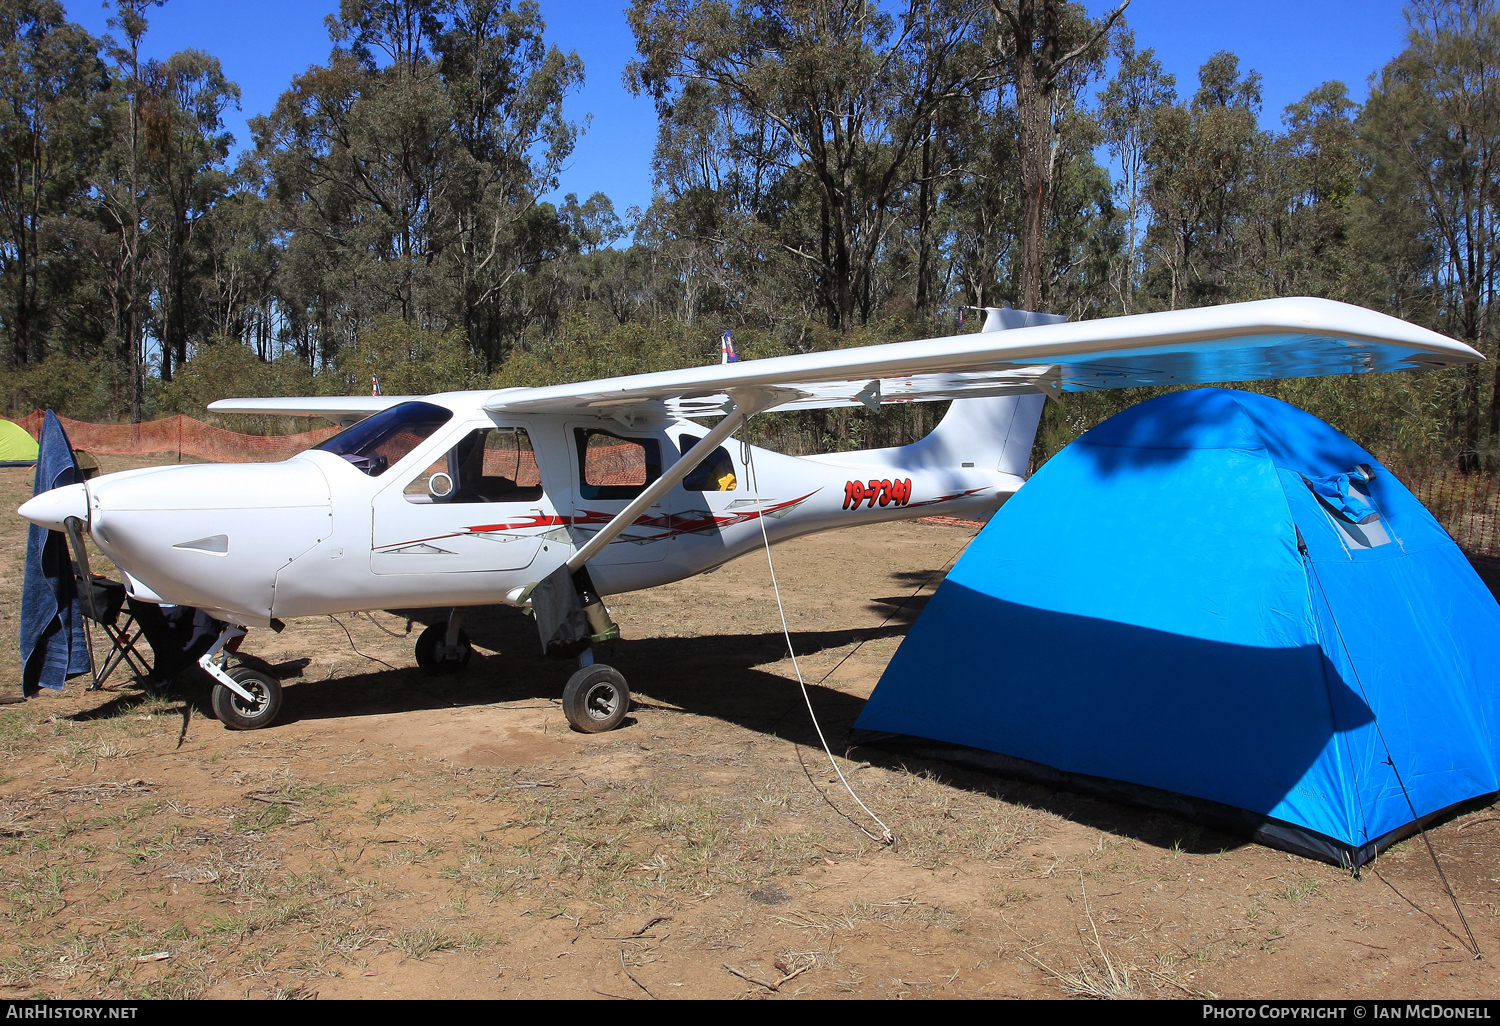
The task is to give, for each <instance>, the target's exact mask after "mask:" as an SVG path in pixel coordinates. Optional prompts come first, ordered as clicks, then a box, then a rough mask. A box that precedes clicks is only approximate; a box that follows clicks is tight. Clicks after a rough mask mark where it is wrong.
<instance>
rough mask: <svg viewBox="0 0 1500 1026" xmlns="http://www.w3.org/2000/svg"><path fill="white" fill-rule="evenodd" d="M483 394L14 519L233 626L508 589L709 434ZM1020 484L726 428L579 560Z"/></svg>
mask: <svg viewBox="0 0 1500 1026" xmlns="http://www.w3.org/2000/svg"><path fill="white" fill-rule="evenodd" d="M489 394H490V393H484V392H459V393H449V394H445V395H440V396H434V397H431V398H428V399H426V400H423V402H421V403H414V404H407V405H408V406H411V407H418V406H420V407H426V409H425V410H413V411H410V413H409V418H408V419H409V420H410V423H408V424H406V425H402V424H399V423H396V422H395V421H394V420H393V421H392V422H391V423H392V425H393V427H392V428H391V431H392V432H393V433H392V434H391V435H390V438H388V439H387V440H386V441H385V442H382V443H380V445H373V444H372V443H369V437H373V435H372V434H371V431H372V429H370V428H366V433H367V436H369V437H366V438H365V442H366V443H367V444H365V446H364V448H361V447H360V445H358V444H356V443H359V442H360V437H358V436H355V432H357V431H359V430H360V425H356V426H355V428H352V429H350V430H349V431H346V432H345V433H344V434H341V435H339V436H336V437H335V438H334V439H332V440H330V442H329V443H325V444H324V445H323V446H321V447H320V448H318V449H313V450H309V451H307V452H304V453H301V454H300V455H298V456H295V457H293V458H292V459H289V460H286V461H284V462H281V463H272V464H200V465H189V466H170V467H158V468H148V469H144V470H136V471H126V472H124V473H118V474H110V475H106V476H104V477H100V478H97V479H95V480H93V481H90V482H88V483H87V484H86V485H73V486H69V488H67V489H58V490H57V491H56V492H53V493H47V495H46V496H42V497H38V498H37V499H34V500H32V502H30V503H28V504H27V505H26V506H24V507H22V515H23V516H26V517H27V518H28V519H31V520H33V521H34V522H38V523H43V524H44V525H45V526H49V527H54V528H60V527H61V526H62V525H61V519H62V518H63V517H65V516H70V515H71V516H77V517H78V518H79V519H80V520H82V521H84V522H85V523H86V524H87V528H88V531H89V534H90V535H91V537H92V538H93V540H94V542H95V543H96V544H97V545H98V547H99V549H100V550H101V551H102V552H103V553H104V554H105V555H106V556H108V557H109V558H110V559H111V560H112V561H113V562H114V563H115V565H116V566H118V567H119V568H120V569H121V570H122V571H123V572H124V574H125V575H126V577H127V582H126V583H127V586H128V588H129V589H130V591H131V593H132V594H133V595H134V596H135V597H136V598H138V599H144V600H147V601H157V602H165V603H173V604H180V605H189V606H197V607H200V608H204V609H207V610H209V611H210V612H212V613H213V615H215V616H217V617H219V618H221V619H225V620H228V621H230V622H234V623H238V624H241V625H243V626H247V627H248V626H264V625H266V624H268V623H269V622H270V621H271V620H272V619H286V618H290V617H297V616H310V615H315V614H323V613H340V612H349V611H353V610H365V609H385V608H393V607H400V608H411V607H440V606H472V605H486V604H494V603H513V602H516V601H517V600H518V599H520V597H521V593H522V591H523V590H524V589H525V588H526V587H527V586H528V585H530V584H532V583H534V582H536V581H539V580H541V579H542V578H543V577H545V576H546V575H547V574H548V573H549V572H551V571H552V570H554V569H556V568H557V567H558V566H559V565H561V564H562V563H564V562H565V561H566V560H567V559H568V557H569V556H570V555H571V554H572V553H573V552H574V551H575V550H576V549H577V548H578V547H581V546H582V545H583V544H584V543H585V542H587V540H588V539H589V537H590V536H591V535H592V534H593V533H594V532H596V531H598V530H599V529H600V528H601V527H603V526H604V525H605V524H607V523H609V521H610V520H611V519H612V518H613V517H614V516H615V515H616V514H617V513H619V512H620V511H621V510H622V509H624V507H625V506H626V505H627V504H628V503H629V501H630V500H631V499H632V498H633V497H634V496H635V495H638V494H640V492H641V491H642V490H643V489H644V487H645V486H646V485H647V484H648V483H649V482H650V481H651V480H654V479H655V478H656V477H657V476H660V475H661V474H662V473H663V472H664V471H665V470H666V469H668V468H670V467H671V466H672V464H674V463H675V462H676V461H677V460H678V459H680V458H681V457H682V454H683V453H684V452H686V451H687V450H688V449H689V448H691V446H692V445H693V443H694V442H696V441H697V440H698V439H699V438H701V437H703V436H704V435H705V434H706V433H707V430H706V429H705V428H704V427H702V426H700V425H698V424H696V423H694V422H692V421H689V420H682V419H674V420H663V421H660V422H655V423H641V422H639V421H637V422H635V423H633V424H628V425H627V424H624V423H621V422H619V421H617V420H612V419H606V418H580V417H571V416H559V415H518V416H508V415H506V414H505V413H503V412H500V413H492V412H487V411H485V410H484V409H483V406H482V401H483V399H484V397H485V396H487V395H489ZM397 409H398V410H399V409H402V408H397ZM380 416H386V415H384V414H382V415H380ZM376 420H377V418H370V421H369V422H366V424H372V423H374V422H376ZM341 439H343V440H344V441H343V442H341V441H340V440H341ZM1026 441H1027V446H1028V448H1029V441H1030V440H1029V436H1028V437H1027V440H1026ZM747 456H748V457H749V460H748V461H747V459H746V457H747ZM1022 481H1023V479H1022V478H1021V477H1019V476H1017V475H1016V474H1012V473H1004V472H1002V471H1001V470H999V469H997V468H996V467H994V466H985V465H980V466H975V465H964V464H962V463H958V464H953V463H949V462H946V461H944V460H942V459H936V458H934V453H933V451H932V447H931V446H928V447H927V448H925V449H924V447H923V445H922V443H917V444H916V445H912V446H905V447H901V448H895V449H883V450H867V451H864V452H852V453H841V454H835V455H828V456H815V457H792V456H786V455H783V454H780V453H776V452H772V451H769V450H766V449H761V448H756V447H750V446H743V445H741V443H739V442H734V441H731V442H730V443H729V444H727V445H725V446H724V447H722V448H720V449H719V450H717V451H716V452H715V453H714V454H713V455H712V456H711V457H710V458H709V459H707V460H705V461H704V462H703V463H702V464H701V465H700V466H699V467H698V468H697V469H696V470H695V471H693V472H692V473H691V474H689V476H688V478H687V479H686V480H685V481H683V482H682V483H680V484H678V485H677V486H675V487H674V488H673V489H672V490H671V491H670V492H669V493H668V494H667V495H666V497H665V498H663V499H662V500H660V501H659V502H658V503H657V504H656V505H654V506H652V507H651V508H650V509H649V510H648V511H647V512H646V513H645V514H642V515H641V516H639V517H637V518H636V520H635V521H634V523H633V524H631V525H630V527H628V528H627V529H626V530H625V532H624V533H623V534H622V535H621V536H620V537H619V538H617V539H616V540H615V541H614V542H612V543H611V544H609V545H608V546H607V547H606V548H605V549H604V551H603V552H602V553H601V554H600V555H598V556H597V557H595V558H594V559H592V560H591V561H590V562H589V570H590V574H591V576H592V578H593V581H594V583H595V585H596V586H597V588H598V590H599V592H600V593H601V594H605V595H608V594H617V593H620V592H626V591H634V590H638V589H642V588H650V587H654V586H656V585H660V584H666V583H669V582H672V581H677V580H681V579H683V578H686V577H691V576H693V575H695V574H698V573H702V572H703V571H705V570H709V569H712V568H713V567H716V566H718V565H720V564H722V563H724V562H725V561H727V560H730V559H733V558H734V557H736V556H738V555H741V554H743V553H745V552H747V551H750V550H752V549H754V548H757V547H759V546H760V545H762V544H763V542H762V529H764V531H765V535H766V536H767V537H769V539H770V541H772V542H780V541H785V540H787V539H789V538H792V537H796V536H798V535H804V534H809V533H812V532H816V531H826V530H831V529H834V528H838V527H851V526H855V525H858V524H868V523H874V522H879V521H887V520H899V519H907V518H912V517H918V516H926V515H931V514H937V513H942V514H948V515H955V514H956V515H963V514H969V515H972V514H976V513H982V512H987V511H992V510H994V509H996V508H998V507H999V505H1000V504H1001V503H1002V502H1003V501H1004V500H1005V499H1006V498H1007V497H1008V496H1009V495H1010V494H1011V493H1013V492H1014V491H1015V490H1016V489H1017V488H1018V487H1020V485H1021V484H1022ZM54 520H55V521H58V522H57V523H53V522H52V521H54Z"/></svg>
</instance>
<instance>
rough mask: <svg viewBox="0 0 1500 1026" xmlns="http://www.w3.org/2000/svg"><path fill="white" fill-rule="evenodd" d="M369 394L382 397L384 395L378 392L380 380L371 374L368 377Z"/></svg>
mask: <svg viewBox="0 0 1500 1026" xmlns="http://www.w3.org/2000/svg"><path fill="white" fill-rule="evenodd" d="M370 394H371V395H383V394H384V393H383V392H381V391H380V379H379V378H377V377H376V376H375V375H373V374H371V375H370Z"/></svg>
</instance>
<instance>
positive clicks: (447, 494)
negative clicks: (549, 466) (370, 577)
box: [370, 427, 558, 574]
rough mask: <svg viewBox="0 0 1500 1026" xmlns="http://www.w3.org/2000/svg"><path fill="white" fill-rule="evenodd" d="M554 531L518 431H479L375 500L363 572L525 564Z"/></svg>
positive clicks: (531, 456)
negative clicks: (367, 560) (367, 562)
mask: <svg viewBox="0 0 1500 1026" xmlns="http://www.w3.org/2000/svg"><path fill="white" fill-rule="evenodd" d="M557 525H558V519H557V515H556V511H555V509H554V508H553V506H552V503H551V501H550V500H549V499H548V498H547V495H546V493H545V492H544V491H543V489H542V479H541V474H540V472H539V470H538V468H537V461H536V452H535V450H534V449H533V448H532V446H531V438H530V436H529V435H528V434H527V432H526V430H525V429H524V428H520V427H481V428H476V429H474V430H473V431H470V432H469V433H468V434H466V435H464V436H463V437H462V438H461V439H460V440H459V441H458V443H457V444H456V445H454V446H453V447H452V448H451V449H449V450H448V452H447V453H446V454H444V455H443V456H442V457H440V458H439V459H438V460H437V461H436V462H434V463H433V464H432V465H431V466H428V467H425V468H423V469H422V470H421V472H420V473H418V474H416V475H415V476H412V475H407V476H406V479H405V480H397V481H395V482H393V483H392V484H391V486H390V487H388V488H385V489H383V490H382V491H380V492H379V493H377V494H376V496H375V506H374V510H373V535H372V542H373V545H372V549H371V553H370V569H371V570H373V571H374V572H375V573H377V574H432V573H472V572H483V571H490V570H520V569H523V568H525V567H527V566H530V565H531V562H532V561H533V560H534V559H536V556H537V553H538V552H539V551H540V549H541V546H542V542H543V540H544V539H543V537H542V536H543V535H545V534H547V533H548V532H549V531H552V530H555V529H556V528H557Z"/></svg>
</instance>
